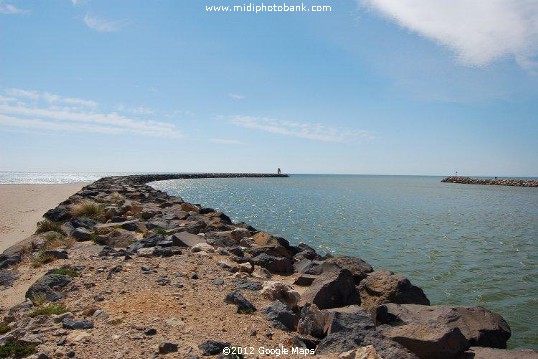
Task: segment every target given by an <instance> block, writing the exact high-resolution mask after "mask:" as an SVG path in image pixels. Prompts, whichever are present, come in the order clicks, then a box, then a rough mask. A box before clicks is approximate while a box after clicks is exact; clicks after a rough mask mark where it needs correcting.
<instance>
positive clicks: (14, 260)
mask: <svg viewBox="0 0 538 359" xmlns="http://www.w3.org/2000/svg"><path fill="white" fill-rule="evenodd" d="M21 259H22V258H21V256H20V255H19V254H9V255H6V254H1V255H0V269H5V268H7V267H9V266H12V265H15V264H18V263H20V261H21Z"/></svg>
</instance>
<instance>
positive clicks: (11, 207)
mask: <svg viewBox="0 0 538 359" xmlns="http://www.w3.org/2000/svg"><path fill="white" fill-rule="evenodd" d="M85 185H86V183H75V184H2V185H0V253H2V252H3V251H4V250H6V249H7V248H9V247H10V246H12V245H14V244H16V243H18V242H20V241H21V240H23V239H25V238H27V237H29V236H30V235H31V234H32V233H34V231H35V229H36V223H37V222H38V221H40V220H41V217H42V216H43V214H44V213H45V212H46V211H48V210H49V209H51V208H54V207H56V206H57V205H58V204H59V203H60V202H62V201H64V200H65V199H67V198H68V197H69V196H71V195H72V194H74V193H76V192H77V191H79V190H80V189H81V188H82V187H84V186H85Z"/></svg>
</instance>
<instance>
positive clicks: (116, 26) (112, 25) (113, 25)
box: [84, 14, 128, 32]
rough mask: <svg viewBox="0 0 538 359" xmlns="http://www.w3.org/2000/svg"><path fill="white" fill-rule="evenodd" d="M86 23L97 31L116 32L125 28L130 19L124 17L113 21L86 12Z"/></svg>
mask: <svg viewBox="0 0 538 359" xmlns="http://www.w3.org/2000/svg"><path fill="white" fill-rule="evenodd" d="M84 23H85V24H86V26H88V27H89V28H90V29H93V30H95V31H99V32H115V31H120V30H121V29H123V28H124V27H125V26H126V25H127V23H128V20H127V19H123V20H114V21H112V20H105V19H101V18H99V17H96V16H90V15H88V14H86V16H84Z"/></svg>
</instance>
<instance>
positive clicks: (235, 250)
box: [228, 247, 245, 258]
mask: <svg viewBox="0 0 538 359" xmlns="http://www.w3.org/2000/svg"><path fill="white" fill-rule="evenodd" d="M228 252H230V253H231V254H233V255H234V256H237V257H240V258H242V257H244V256H245V252H243V250H242V249H241V248H240V247H231V248H228Z"/></svg>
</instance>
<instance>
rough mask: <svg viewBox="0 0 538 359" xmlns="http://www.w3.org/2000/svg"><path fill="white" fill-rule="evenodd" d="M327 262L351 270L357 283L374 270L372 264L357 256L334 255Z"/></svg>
mask: <svg viewBox="0 0 538 359" xmlns="http://www.w3.org/2000/svg"><path fill="white" fill-rule="evenodd" d="M325 263H326V264H329V265H330V264H335V265H337V266H338V267H339V268H341V269H347V270H349V271H350V272H351V274H352V275H353V279H354V280H355V284H357V285H358V284H359V283H360V282H361V281H362V280H363V279H364V278H366V276H367V274H368V273H372V272H373V271H374V270H373V268H372V266H371V265H370V264H368V263H367V262H365V261H364V260H362V259H360V258H356V257H334V258H329V259H327V260H326V261H325Z"/></svg>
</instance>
